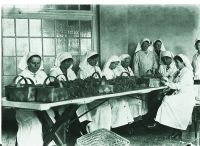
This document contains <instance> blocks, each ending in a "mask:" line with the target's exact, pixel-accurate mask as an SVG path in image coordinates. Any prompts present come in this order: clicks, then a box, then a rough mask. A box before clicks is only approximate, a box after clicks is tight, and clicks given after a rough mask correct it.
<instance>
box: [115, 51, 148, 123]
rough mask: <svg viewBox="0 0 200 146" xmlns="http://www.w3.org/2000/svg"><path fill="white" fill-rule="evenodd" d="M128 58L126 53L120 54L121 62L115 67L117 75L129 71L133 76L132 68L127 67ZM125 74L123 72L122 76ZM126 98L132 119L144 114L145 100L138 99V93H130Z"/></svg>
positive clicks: (128, 63) (129, 58)
mask: <svg viewBox="0 0 200 146" xmlns="http://www.w3.org/2000/svg"><path fill="white" fill-rule="evenodd" d="M130 60H131V57H130V55H128V54H122V55H121V56H120V61H121V64H120V65H119V66H118V67H117V69H116V70H117V76H120V75H121V74H122V73H123V72H126V73H129V75H130V76H134V73H133V71H132V69H131V68H130V67H129V65H130ZM126 75H127V74H123V76H126ZM126 100H127V102H128V104H129V108H130V111H131V115H132V118H133V119H134V118H139V116H142V115H144V114H146V103H144V102H145V101H143V100H141V99H140V96H139V95H131V96H130V97H127V98H126ZM143 106H145V107H143ZM144 109H145V110H144Z"/></svg>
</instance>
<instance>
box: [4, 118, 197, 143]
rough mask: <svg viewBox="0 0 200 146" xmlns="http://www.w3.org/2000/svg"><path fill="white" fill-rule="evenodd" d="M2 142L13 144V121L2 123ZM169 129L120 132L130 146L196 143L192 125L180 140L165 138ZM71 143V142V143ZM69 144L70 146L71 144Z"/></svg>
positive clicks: (138, 129)
mask: <svg viewBox="0 0 200 146" xmlns="http://www.w3.org/2000/svg"><path fill="white" fill-rule="evenodd" d="M2 128H3V129H2V144H3V146H15V140H16V132H17V125H16V123H15V122H13V121H12V122H6V123H3V127H2ZM168 132H169V131H166V130H160V131H153V132H152V131H147V130H145V129H144V128H143V127H140V126H138V127H137V128H136V129H135V133H134V134H133V135H131V136H130V135H128V134H121V135H122V136H123V137H125V138H127V139H129V140H130V142H131V146H186V145H187V144H188V143H193V144H195V145H196V143H197V140H195V138H194V130H193V126H189V127H188V129H187V130H186V131H185V132H184V133H183V139H182V140H170V139H167V138H166V135H167V134H168ZM71 145H72V144H71ZM71 145H70V146H71Z"/></svg>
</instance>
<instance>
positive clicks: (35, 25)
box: [29, 19, 41, 36]
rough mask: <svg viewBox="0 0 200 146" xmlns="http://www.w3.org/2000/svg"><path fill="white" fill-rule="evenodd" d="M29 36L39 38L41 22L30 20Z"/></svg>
mask: <svg viewBox="0 0 200 146" xmlns="http://www.w3.org/2000/svg"><path fill="white" fill-rule="evenodd" d="M29 23H30V28H29V29H30V36H41V20H40V19H38V20H37V19H30V22H29Z"/></svg>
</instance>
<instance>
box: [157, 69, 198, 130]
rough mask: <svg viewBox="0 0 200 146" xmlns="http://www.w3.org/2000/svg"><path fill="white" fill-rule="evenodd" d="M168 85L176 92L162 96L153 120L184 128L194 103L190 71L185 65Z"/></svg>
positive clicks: (176, 127)
mask: <svg viewBox="0 0 200 146" xmlns="http://www.w3.org/2000/svg"><path fill="white" fill-rule="evenodd" d="M168 86H169V87H170V88H172V89H177V91H176V94H175V95H170V96H165V97H164V99H163V102H162V104H161V106H160V108H159V109H158V112H157V115H156V119H155V120H156V121H157V122H159V123H161V124H163V125H166V126H169V127H172V128H175V129H181V130H185V129H186V128H187V126H188V124H189V121H190V119H191V116H192V111H193V107H194V104H195V95H194V94H193V93H194V92H193V91H194V86H193V74H192V72H191V71H190V70H189V69H187V68H186V67H185V68H183V69H182V70H181V71H180V73H179V75H178V76H177V77H176V78H175V80H174V83H170V84H169V85H168Z"/></svg>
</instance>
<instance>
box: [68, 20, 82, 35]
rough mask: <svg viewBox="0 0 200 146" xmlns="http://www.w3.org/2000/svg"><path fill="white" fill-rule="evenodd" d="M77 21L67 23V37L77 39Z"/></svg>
mask: <svg viewBox="0 0 200 146" xmlns="http://www.w3.org/2000/svg"><path fill="white" fill-rule="evenodd" d="M79 31H80V30H79V21H73V20H69V21H68V35H69V36H70V37H79Z"/></svg>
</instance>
